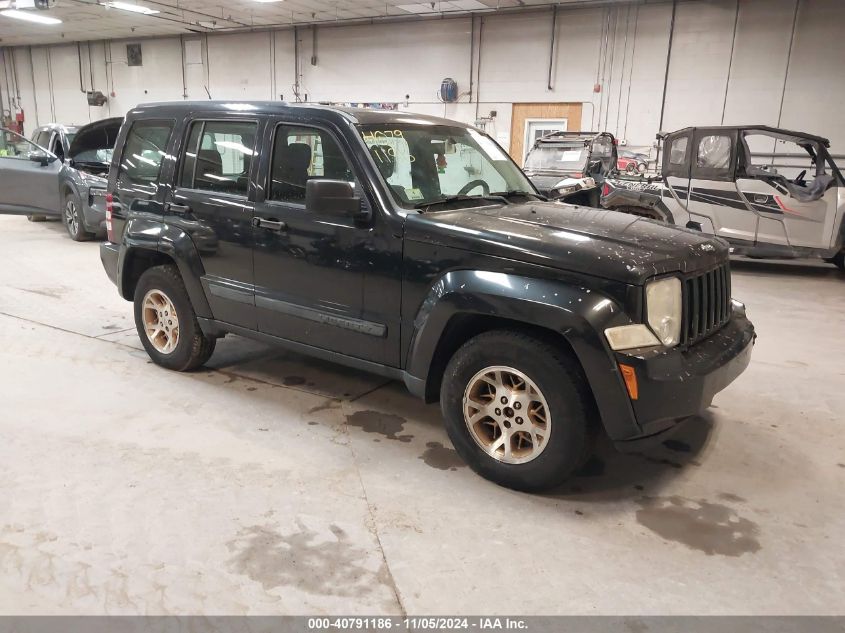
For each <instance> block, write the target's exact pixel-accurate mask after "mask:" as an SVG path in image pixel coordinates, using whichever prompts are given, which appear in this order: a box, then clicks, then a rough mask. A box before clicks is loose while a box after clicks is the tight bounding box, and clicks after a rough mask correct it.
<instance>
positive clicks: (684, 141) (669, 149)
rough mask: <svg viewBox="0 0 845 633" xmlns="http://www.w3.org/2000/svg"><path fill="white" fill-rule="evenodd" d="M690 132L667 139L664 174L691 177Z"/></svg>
mask: <svg viewBox="0 0 845 633" xmlns="http://www.w3.org/2000/svg"><path fill="white" fill-rule="evenodd" d="M690 136H691V135H690V134H687V135H685V136H676V137H673V138H668V139H666V143H665V147H664V151H665V152H666V158H665V159H664V165H663V175H664V176H675V177H677V178H689V170H690V160H689V154H690V151H689V150H690Z"/></svg>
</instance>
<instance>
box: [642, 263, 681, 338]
mask: <svg viewBox="0 0 845 633" xmlns="http://www.w3.org/2000/svg"><path fill="white" fill-rule="evenodd" d="M645 304H646V314H647V319H646V320H647V321H648V325H649V327H651V329H652V331H653V332H654V333H655V334H656V335H657V338H658V339H660V342H661V343H663V344H664V345H665V346H666V347H674V346H675V345H677V344H678V343H679V342H680V340H681V316H682V311H683V307H682V299H681V280H680V279H678V278H677V277H666V278H664V279H657V280H655V281H651V282H649V283H648V284H646V287H645Z"/></svg>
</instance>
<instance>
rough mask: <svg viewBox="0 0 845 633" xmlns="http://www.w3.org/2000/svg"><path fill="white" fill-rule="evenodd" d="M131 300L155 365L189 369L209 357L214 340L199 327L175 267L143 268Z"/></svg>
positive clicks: (140, 329)
mask: <svg viewBox="0 0 845 633" xmlns="http://www.w3.org/2000/svg"><path fill="white" fill-rule="evenodd" d="M134 302H135V327H136V329H137V330H138V336H139V337H140V339H141V343H142V344H143V346H144V349H145V350H147V354H149V355H150V358H151V359H152V360H153V362H154V363H155V364H156V365H161V366H162V367H166V368H167V369H173V370H175V371H190V370H192V369H196V368H197V367H200V366H201V365H203V364H204V363H205V362H206V361H207V360H208V359H209V358H211V355H212V354H213V353H214V347H215V345H216V344H217V339H215V338H212V337H209V336H206V335H205V334H204V333H203V331H202V329H201V328H200V325H199V322H198V321H197V315H196V313H195V312H194V308H193V306H192V305H191V300H190V298H189V297H188V291H187V290H185V284H184V282H183V281H182V277H181V275H179V270H178V269H177V268H176V267H175V266H173V265H166V266H155V267H154V268H150V269H148V270H146V271H145V272H144V274H142V275H141V278H140V279H139V280H138V285H137V286H136V288H135V297H134Z"/></svg>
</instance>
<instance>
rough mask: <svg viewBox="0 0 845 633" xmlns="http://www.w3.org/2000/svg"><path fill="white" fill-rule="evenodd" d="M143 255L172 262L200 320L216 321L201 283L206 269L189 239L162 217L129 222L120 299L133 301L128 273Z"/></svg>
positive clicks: (121, 263) (122, 254)
mask: <svg viewBox="0 0 845 633" xmlns="http://www.w3.org/2000/svg"><path fill="white" fill-rule="evenodd" d="M141 253H146V254H149V255H151V256H155V255H158V256H162V255H163V256H165V257H167V258H169V259H171V260H173V262H175V264H176V267H177V268H178V269H179V274H180V275H181V276H182V281H183V283H184V284H185V289H186V290H187V291H188V297H189V298H190V299H191V305H193V308H194V311H195V312H196V314H197V316H199V317H203V318H207V319H210V318H213V316H212V313H211V307H210V306H209V304H208V298H207V297H206V296H205V291H204V290H203V288H202V283H201V282H200V279H201V278H202V276H203V275H204V274H205V269H204V267H203V265H202V260H201V259H200V256H199V252H198V251H197V248H196V246H195V245H194V242H193V240H192V239H191V237H190V235H188V234H187V233H186V232H185V231H183V230H182V229H180V228H178V227H176V226H173V225H170V224H165V223H162V221H161V218H160V217H146V216H144V215H138V216H136V217H133V218H132V219H130V220H129V221H128V223H127V226H126V230H125V232H124V234H123V242H122V248H121V249H120V256H119V258H118V262H117V280H118V281H117V287H118V289H119V291H120V295H121V296H122V297H123V298H124V299H126V300H128V301H132V299H133V297H132V296H131V295H132V293H131V292H130V291H129V285H128V283H127V279H126V274H125V272H126V271H127V270H131V262H132V259H133V258H134V257H136V256H138V255H139V254H141Z"/></svg>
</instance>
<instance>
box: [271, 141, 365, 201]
mask: <svg viewBox="0 0 845 633" xmlns="http://www.w3.org/2000/svg"><path fill="white" fill-rule="evenodd" d="M312 178H326V179H331V180H345V181H347V182H350V181H353V180H354V179H355V177H354V175H353V173H352V168H351V167H350V165H349V162H348V161H347V160H346V157H345V156H344V155H343V152H342V151H341V150H340V146H339V145H338V144H337V142H336V141H335V140H334V138H333V137H332V136H331V134H329V133H328V132H326V131H324V130H319V129H316V128H308V127H295V126H290V125H280V126H279V127H278V128H276V134H275V139H274V141H273V159H272V163H271V166H270V181H271V182H270V196H269V197H270V199H271V200H276V201H279V202H293V203H297V204H304V203H305V184H306V183H307V182H308V181H309V180H311V179H312Z"/></svg>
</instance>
